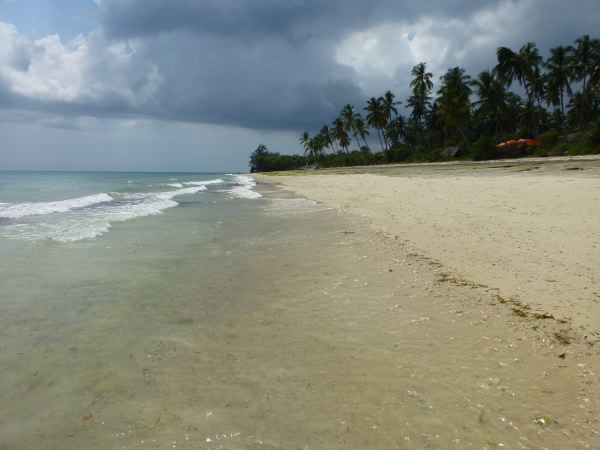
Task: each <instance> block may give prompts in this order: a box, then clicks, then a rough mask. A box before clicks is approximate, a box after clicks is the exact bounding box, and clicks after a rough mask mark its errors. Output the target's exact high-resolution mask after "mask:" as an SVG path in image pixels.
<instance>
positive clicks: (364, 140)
mask: <svg viewBox="0 0 600 450" xmlns="http://www.w3.org/2000/svg"><path fill="white" fill-rule="evenodd" d="M362 140H363V142H364V143H365V147H367V150H369V151H371V148H370V147H369V144H367V140H366V139H365V137H364V136H363V137H362Z"/></svg>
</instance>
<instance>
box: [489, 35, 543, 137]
mask: <svg viewBox="0 0 600 450" xmlns="http://www.w3.org/2000/svg"><path fill="white" fill-rule="evenodd" d="M496 55H497V57H498V64H497V65H496V67H495V68H494V72H495V73H496V74H497V75H498V76H499V78H500V79H501V80H502V81H503V82H504V83H505V84H506V87H510V86H511V84H512V83H513V81H515V80H516V81H518V82H519V84H520V85H521V86H523V89H525V94H526V95H527V100H528V102H527V106H528V109H529V114H530V116H531V120H530V122H531V124H530V130H531V129H533V128H535V117H534V106H533V102H534V99H535V98H539V93H540V92H539V89H537V87H539V83H538V79H539V77H540V65H541V64H542V57H541V56H540V54H539V51H538V49H537V47H536V46H535V44H534V43H533V42H527V43H526V44H525V45H523V46H522V47H521V48H520V49H519V51H518V52H517V53H515V52H513V51H512V50H511V49H509V48H507V47H499V48H498V49H497V50H496ZM534 131H535V130H534Z"/></svg>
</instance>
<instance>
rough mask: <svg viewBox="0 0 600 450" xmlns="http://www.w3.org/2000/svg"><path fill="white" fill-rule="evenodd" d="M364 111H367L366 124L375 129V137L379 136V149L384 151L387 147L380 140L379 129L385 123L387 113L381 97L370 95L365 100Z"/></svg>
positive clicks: (381, 128)
mask: <svg viewBox="0 0 600 450" xmlns="http://www.w3.org/2000/svg"><path fill="white" fill-rule="evenodd" d="M365 111H367V124H368V125H369V126H370V127H373V128H375V129H376V130H377V137H378V138H379V144H380V145H381V150H382V151H384V150H386V149H387V145H386V146H385V148H384V146H383V141H382V140H381V130H383V128H384V127H385V125H386V124H387V115H386V111H385V106H384V104H383V98H382V97H379V98H375V97H371V98H370V99H369V100H368V101H367V106H366V107H365Z"/></svg>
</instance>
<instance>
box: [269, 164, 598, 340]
mask: <svg viewBox="0 0 600 450" xmlns="http://www.w3.org/2000/svg"><path fill="white" fill-rule="evenodd" d="M294 174H295V175H297V174H298V173H294ZM281 175H284V173H281ZM306 175H307V176H278V177H267V176H259V177H258V178H259V180H261V181H263V182H268V183H277V184H280V185H282V186H283V187H285V188H286V189H289V190H291V191H293V192H295V193H297V194H299V195H302V196H306V197H307V198H310V199H314V200H317V201H319V202H323V203H326V204H331V205H335V206H336V207H337V208H339V209H341V210H343V211H347V212H351V213H356V214H359V215H361V216H364V217H366V218H367V219H368V220H369V222H370V225H371V226H372V228H374V229H375V230H376V231H380V232H384V233H386V234H388V235H390V236H397V237H399V239H401V240H402V241H404V243H405V245H406V247H407V248H408V249H410V250H411V251H412V252H414V253H416V254H420V255H424V256H427V257H429V258H431V259H433V260H435V261H437V262H439V263H440V264H442V265H443V266H444V267H446V268H448V269H449V270H450V271H451V272H452V273H453V275H452V276H457V277H460V279H463V280H466V281H468V282H471V283H474V284H477V285H480V286H482V287H486V288H488V289H495V290H497V292H498V294H499V295H500V296H501V297H502V298H505V299H512V300H514V301H515V302H519V303H522V304H524V305H526V307H531V309H532V311H535V312H536V313H537V314H548V315H552V316H554V317H556V318H558V319H561V320H565V321H568V322H569V323H570V324H571V325H572V326H573V327H574V328H581V331H582V333H584V334H585V335H587V336H588V338H589V339H591V340H597V339H598V337H599V336H600V335H599V333H598V331H600V270H598V268H599V267H600V233H598V224H599V223H600V210H599V209H598V205H599V204H600V161H599V160H598V159H597V158H595V157H584V158H575V159H568V158H554V159H532V160H518V161H499V162H490V163H442V164H420V165H398V166H378V167H364V168H349V169H332V170H323V171H313V172H307V173H306Z"/></svg>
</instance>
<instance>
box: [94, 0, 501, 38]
mask: <svg viewBox="0 0 600 450" xmlns="http://www.w3.org/2000/svg"><path fill="white" fill-rule="evenodd" d="M496 3H498V1H497V0H421V1H406V0H404V1H402V0H395V1H394V0H379V1H364V0H329V1H323V0H287V1H281V0H253V1H240V0H203V1H197V0H171V1H168V2H165V1H164V0H104V1H103V2H102V6H103V11H102V13H101V15H100V17H101V22H102V25H103V27H104V29H105V30H106V31H107V32H108V34H109V35H111V36H114V37H117V38H123V37H135V36H145V35H154V34H156V33H160V32H170V31H174V30H179V29H189V30H194V31H195V32H197V33H200V34H204V33H209V34H219V35H223V36H226V37H227V38H247V37H249V36H261V35H266V34H270V35H276V36H280V37H284V38H295V39H306V38H310V37H315V36H320V37H325V36H339V35H341V34H344V33H346V32H347V31H348V30H352V29H354V28H357V27H358V28H361V27H366V26H369V25H371V24H373V23H379V22H381V21H386V20H413V19H415V18H418V17H421V16H423V15H427V16H430V17H444V16H452V17H455V16H465V15H469V14H470V13H471V12H473V11H476V10H478V9H481V8H485V7H487V6H490V5H494V4H496Z"/></svg>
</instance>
